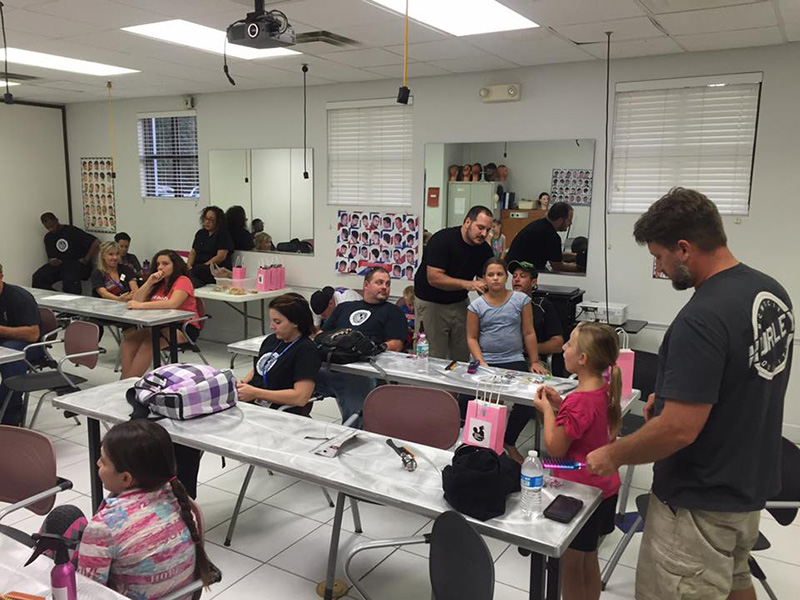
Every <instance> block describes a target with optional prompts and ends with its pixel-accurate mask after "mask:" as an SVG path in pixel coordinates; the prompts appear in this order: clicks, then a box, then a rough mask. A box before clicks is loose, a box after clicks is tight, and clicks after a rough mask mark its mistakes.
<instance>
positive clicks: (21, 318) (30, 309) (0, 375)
mask: <svg viewBox="0 0 800 600" xmlns="http://www.w3.org/2000/svg"><path fill="white" fill-rule="evenodd" d="M40 323H41V319H40V317H39V307H38V306H37V305H36V300H34V299H33V296H31V294H30V292H28V291H27V290H24V289H22V288H21V287H17V286H16V285H10V284H8V283H5V281H3V265H0V346H2V347H4V348H9V349H12V350H23V349H24V348H25V346H27V345H28V344H33V343H34V342H37V341H39V324H40ZM31 352H33V350H31ZM28 358H35V357H31V356H29V357H28ZM27 370H28V365H27V363H26V362H25V361H24V360H19V361H16V362H11V363H5V364H3V365H0V410H2V407H3V403H4V402H5V401H6V399H7V397H8V388H7V387H6V386H5V381H6V379H8V378H9V377H14V376H15V375H22V374H24V373H25V372H26V371H27ZM0 422H2V424H3V425H21V424H22V423H21V422H22V394H21V393H14V394H12V395H11V398H10V400H9V402H8V405H7V406H6V411H5V413H4V414H3V417H2V421H0Z"/></svg>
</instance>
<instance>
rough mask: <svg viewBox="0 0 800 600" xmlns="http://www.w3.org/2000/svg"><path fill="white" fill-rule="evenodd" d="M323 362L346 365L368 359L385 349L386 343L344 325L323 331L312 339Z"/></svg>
mask: <svg viewBox="0 0 800 600" xmlns="http://www.w3.org/2000/svg"><path fill="white" fill-rule="evenodd" d="M314 341H315V342H316V344H317V351H318V352H319V357H320V358H321V359H322V362H323V363H327V364H329V365H330V364H331V363H333V364H335V365H346V364H348V363H353V362H358V361H362V360H369V359H370V358H372V357H373V356H375V355H377V354H380V353H381V352H383V351H384V350H386V344H376V343H375V342H374V341H372V340H371V339H370V338H369V337H367V336H366V335H364V334H363V333H361V332H360V331H358V330H357V329H350V328H349V327H344V328H342V329H334V330H333V331H323V332H321V333H320V334H319V335H317V337H316V338H315V339H314Z"/></svg>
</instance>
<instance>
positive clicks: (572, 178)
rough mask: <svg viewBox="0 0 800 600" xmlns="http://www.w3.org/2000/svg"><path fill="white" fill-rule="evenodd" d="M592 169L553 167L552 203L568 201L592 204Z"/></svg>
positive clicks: (585, 204) (570, 202)
mask: <svg viewBox="0 0 800 600" xmlns="http://www.w3.org/2000/svg"><path fill="white" fill-rule="evenodd" d="M592 174H593V170H592V169H553V177H552V180H551V182H550V205H551V206H552V204H553V203H554V202H567V203H569V204H573V205H575V206H590V205H591V204H592Z"/></svg>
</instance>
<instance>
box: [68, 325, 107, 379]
mask: <svg viewBox="0 0 800 600" xmlns="http://www.w3.org/2000/svg"><path fill="white" fill-rule="evenodd" d="M99 342H100V328H99V327H98V326H97V325H96V324H95V323H90V322H89V321H73V322H72V323H70V324H69V325H67V328H66V329H65V330H64V352H65V353H66V354H80V353H82V352H93V351H96V350H97V349H98V344H99ZM97 359H98V355H97V354H92V355H90V356H79V357H77V358H74V359H70V361H71V362H72V363H74V364H76V365H83V366H84V367H88V368H90V369H94V368H95V367H96V366H97Z"/></svg>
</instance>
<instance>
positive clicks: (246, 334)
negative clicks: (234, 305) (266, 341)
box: [242, 302, 250, 340]
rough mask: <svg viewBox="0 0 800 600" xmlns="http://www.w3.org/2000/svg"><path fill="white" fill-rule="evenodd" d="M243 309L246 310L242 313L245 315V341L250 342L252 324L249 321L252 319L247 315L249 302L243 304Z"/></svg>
mask: <svg viewBox="0 0 800 600" xmlns="http://www.w3.org/2000/svg"><path fill="white" fill-rule="evenodd" d="M242 307H243V308H244V310H243V311H242V314H243V315H244V339H246V340H249V339H250V334H249V330H250V324H249V323H248V322H247V321H248V320H249V319H250V316H249V315H248V314H247V302H245V303H244V304H242Z"/></svg>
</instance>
